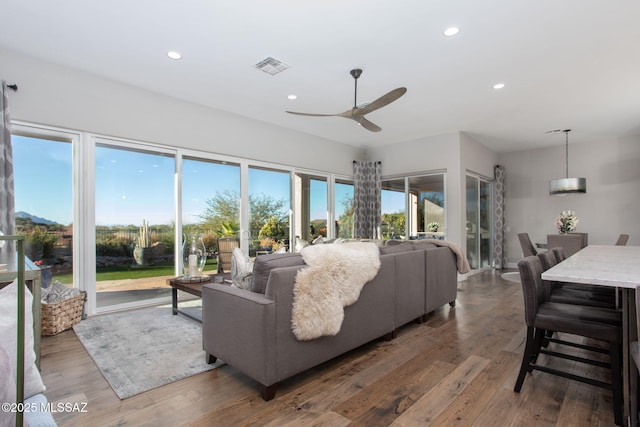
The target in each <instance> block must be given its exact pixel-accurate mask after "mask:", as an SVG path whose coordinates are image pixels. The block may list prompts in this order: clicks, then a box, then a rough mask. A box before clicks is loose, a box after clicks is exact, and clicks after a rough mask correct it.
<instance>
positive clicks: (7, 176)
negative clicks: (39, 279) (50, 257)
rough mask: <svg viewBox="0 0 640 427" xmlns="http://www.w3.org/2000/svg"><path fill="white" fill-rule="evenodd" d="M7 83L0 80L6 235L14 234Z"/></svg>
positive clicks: (0, 207)
mask: <svg viewBox="0 0 640 427" xmlns="http://www.w3.org/2000/svg"><path fill="white" fill-rule="evenodd" d="M7 92H8V89H7V84H6V82H5V81H4V80H3V81H2V98H0V107H2V108H0V109H1V110H2V120H0V231H2V233H4V234H6V235H11V234H14V232H15V228H14V215H15V206H14V197H13V156H12V155H11V125H10V122H11V121H10V118H9V106H8V98H9V97H8V95H7ZM11 243H13V242H7V244H6V245H4V246H3V247H0V253H2V252H3V251H4V252H10V251H12V250H13V244H11Z"/></svg>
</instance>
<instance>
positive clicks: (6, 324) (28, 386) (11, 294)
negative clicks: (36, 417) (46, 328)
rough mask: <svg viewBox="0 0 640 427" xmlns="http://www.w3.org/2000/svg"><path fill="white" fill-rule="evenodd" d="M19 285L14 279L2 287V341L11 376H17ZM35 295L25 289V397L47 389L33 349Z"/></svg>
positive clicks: (0, 301)
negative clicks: (9, 364) (7, 355)
mask: <svg viewBox="0 0 640 427" xmlns="http://www.w3.org/2000/svg"><path fill="white" fill-rule="evenodd" d="M17 291H18V285H17V281H16V280H14V281H13V282H12V283H11V284H10V285H8V286H6V287H4V288H3V289H0V343H1V345H2V346H3V347H4V348H5V349H6V351H7V353H8V354H9V357H10V359H9V361H10V363H11V376H12V377H13V378H16V347H17V345H18V337H17V331H18V324H17V317H18V316H17V315H16V313H17V310H18V308H17V301H18V293H17ZM32 302H33V296H32V295H31V292H29V289H27V288H25V290H24V307H25V310H24V397H25V399H26V398H28V397H31V396H33V395H34V394H38V393H42V392H44V390H45V387H44V384H43V383H42V378H41V377H40V372H38V368H37V367H36V353H35V351H34V350H33V312H32V310H31V307H33V304H32Z"/></svg>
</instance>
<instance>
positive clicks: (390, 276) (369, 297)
mask: <svg viewBox="0 0 640 427" xmlns="http://www.w3.org/2000/svg"><path fill="white" fill-rule="evenodd" d="M347 244H348V243H347ZM380 262H381V265H380V269H379V271H378V273H377V275H376V277H375V278H374V279H373V280H371V281H370V282H368V283H367V284H366V285H365V286H364V288H363V289H362V292H361V293H360V297H359V299H358V300H357V301H356V302H355V303H354V304H352V305H350V306H347V307H345V309H344V320H343V323H342V326H341V329H340V332H339V333H338V334H337V335H335V336H323V337H320V338H317V339H313V340H310V341H299V340H298V339H296V337H295V335H294V334H293V332H292V328H291V316H292V305H293V298H294V297H293V289H294V284H295V279H296V274H297V272H298V271H299V270H300V269H301V268H305V266H306V264H305V263H304V261H303V260H302V257H301V256H300V255H299V254H277V255H276V254H274V255H263V256H259V257H257V258H256V261H255V264H254V269H253V279H252V280H253V281H252V287H251V290H247V289H239V288H236V287H232V286H228V285H224V284H218V283H211V284H206V285H205V286H204V287H203V292H202V298H203V302H202V307H203V313H202V314H203V316H202V317H203V325H202V330H203V347H204V350H205V352H206V354H207V360H208V362H209V363H213V362H214V361H215V360H216V359H217V358H220V359H222V360H223V361H225V362H226V363H227V364H228V365H230V366H233V367H234V368H236V369H238V370H239V371H240V372H242V373H244V374H245V375H247V376H249V377H251V378H253V379H254V380H256V381H257V382H258V384H259V387H260V393H261V396H262V398H263V399H264V400H270V399H272V398H273V397H274V395H275V391H276V387H277V384H278V383H279V382H280V381H283V380H285V379H287V378H289V377H291V376H293V375H296V374H298V373H300V372H303V371H305V370H307V369H309V368H312V367H314V366H316V365H318V364H320V363H323V362H325V361H328V360H330V359H332V358H334V357H337V356H339V355H341V354H343V353H345V352H347V351H349V350H352V349H354V348H356V347H359V346H361V345H363V344H366V343H368V342H370V341H372V340H375V339H377V338H380V337H383V336H384V337H387V338H388V339H391V338H392V337H394V336H395V334H396V331H397V329H398V328H399V327H401V326H402V325H404V324H406V323H408V322H411V321H413V320H422V319H423V318H424V316H425V315H426V314H427V313H429V312H431V311H433V310H434V309H436V308H438V307H440V306H442V305H445V304H450V305H451V306H454V305H455V299H456V293H457V268H456V255H455V254H454V252H453V251H452V250H451V249H450V248H448V247H438V246H435V245H433V244H432V243H428V242H425V241H418V242H415V243H414V242H406V243H402V244H398V245H393V246H383V247H380Z"/></svg>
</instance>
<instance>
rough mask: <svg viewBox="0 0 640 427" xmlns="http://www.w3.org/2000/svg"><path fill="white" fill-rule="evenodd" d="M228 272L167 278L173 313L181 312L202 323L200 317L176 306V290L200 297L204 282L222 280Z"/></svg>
mask: <svg viewBox="0 0 640 427" xmlns="http://www.w3.org/2000/svg"><path fill="white" fill-rule="evenodd" d="M230 277H231V275H230V274H214V275H211V276H204V277H198V278H192V279H184V277H182V276H180V277H174V278H173V279H167V284H168V285H169V286H171V312H172V313H173V315H177V314H178V313H180V314H183V315H185V316H187V317H189V318H191V319H193V320H197V321H198V322H201V323H202V318H200V317H198V316H194V315H193V314H191V313H189V312H188V311H185V310H180V307H179V306H178V291H182V292H186V293H188V294H190V295H195V296H197V297H198V298H202V286H203V285H205V284H206V283H211V282H214V281H218V282H223V281H224V279H229V278H230Z"/></svg>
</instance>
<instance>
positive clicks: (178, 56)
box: [167, 50, 182, 60]
mask: <svg viewBox="0 0 640 427" xmlns="http://www.w3.org/2000/svg"><path fill="white" fill-rule="evenodd" d="M167 56H168V57H169V58H171V59H176V60H178V59H182V54H180V52H176V51H175V50H172V51H170V52H167Z"/></svg>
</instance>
